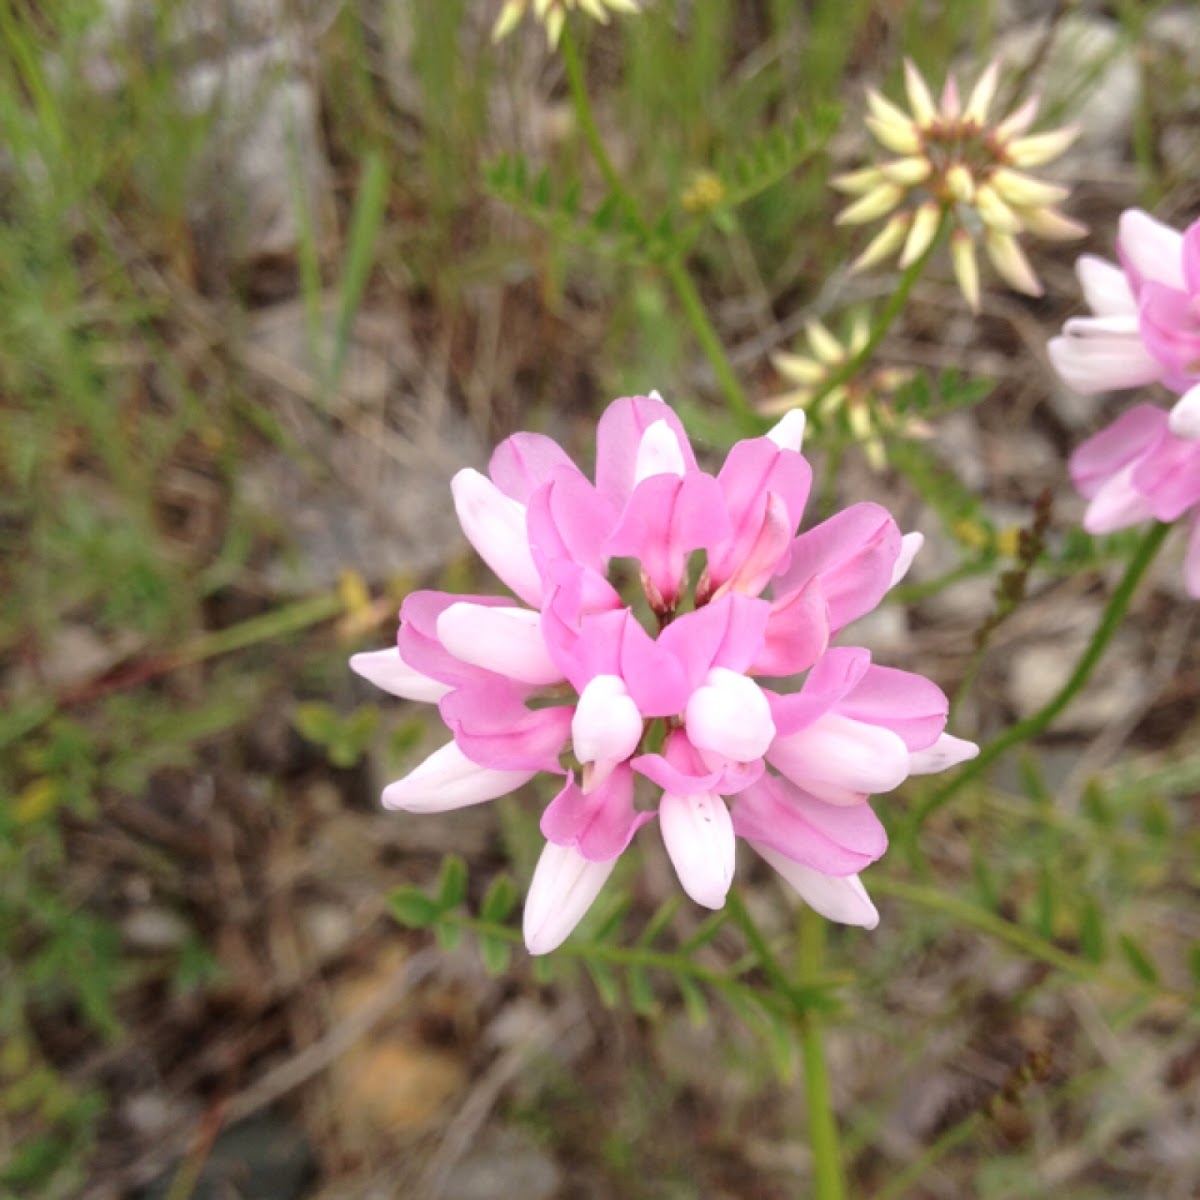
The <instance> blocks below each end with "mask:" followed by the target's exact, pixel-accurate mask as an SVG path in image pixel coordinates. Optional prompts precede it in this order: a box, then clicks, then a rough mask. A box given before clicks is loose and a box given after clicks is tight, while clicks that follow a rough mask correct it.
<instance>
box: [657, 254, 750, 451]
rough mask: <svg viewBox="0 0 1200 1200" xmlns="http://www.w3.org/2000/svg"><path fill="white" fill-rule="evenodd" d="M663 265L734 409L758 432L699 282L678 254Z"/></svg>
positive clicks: (738, 416) (743, 420)
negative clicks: (706, 307)
mask: <svg viewBox="0 0 1200 1200" xmlns="http://www.w3.org/2000/svg"><path fill="white" fill-rule="evenodd" d="M663 269H664V270H665V271H666V273H667V278H668V279H669V280H670V281H671V286H672V287H673V288H674V289H675V295H676V296H677V297H678V299H679V303H680V305H682V307H683V312H684V315H685V316H686V317H687V319H688V323H689V324H690V325H691V327H692V332H693V333H694V334H695V335H696V340H697V341H698V342H699V343H700V348H701V349H702V350H703V351H704V354H705V356H706V357H707V358H708V362H709V366H711V367H712V369H713V374H714V375H715V376H716V377H717V383H718V385H719V386H720V388H721V391H722V392H723V393H724V394H725V400H726V402H727V403H728V405H729V410H730V412H732V413H733V415H734V416H735V417H736V418H737V420H738V422H739V423H740V424H741V425H743V426H744V427H745V428H746V429H747V431H751V430H752V429H753V431H754V432H757V428H756V427H755V421H754V415H753V413H752V412H751V410H750V401H749V400H748V399H747V398H746V393H745V392H744V391H743V390H742V385H741V384H740V383H739V382H738V377H737V374H736V372H735V371H734V369H733V364H732V363H731V362H730V361H729V355H727V354H726V353H725V347H724V346H723V345H722V344H721V339H720V337H719V336H718V335H717V331H716V330H715V329H714V328H713V324H712V322H711V321H710V320H709V319H708V314H707V313H706V312H705V311H704V305H703V304H702V303H701V301H700V293H699V292H697V291H696V285H695V284H694V283H693V282H692V277H691V276H690V275H689V274H688V271H687V268H686V267H685V266H684V265H683V263H682V262H681V261H680V260H679V259H678V258H675V257H671V258H668V259H666V261H665V262H664V263H663Z"/></svg>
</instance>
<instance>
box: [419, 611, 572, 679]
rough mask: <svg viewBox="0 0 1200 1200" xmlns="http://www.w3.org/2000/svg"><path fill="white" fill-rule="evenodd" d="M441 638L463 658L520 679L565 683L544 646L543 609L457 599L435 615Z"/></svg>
mask: <svg viewBox="0 0 1200 1200" xmlns="http://www.w3.org/2000/svg"><path fill="white" fill-rule="evenodd" d="M437 634H438V640H439V641H440V642H441V643H442V645H443V646H445V647H446V649H447V650H449V651H450V653H451V654H453V655H454V656H455V658H457V659H458V660H459V661H460V662H465V663H471V664H472V665H473V666H477V667H482V668H483V669H484V670H486V671H493V672H495V673H496V674H497V675H504V676H506V677H507V678H509V679H512V680H515V681H516V682H517V683H527V684H530V685H533V686H546V685H549V684H555V683H562V682H563V678H564V676H563V673H562V672H561V671H560V670H559V669H558V667H557V666H556V665H555V663H554V660H553V659H552V658H551V657H550V654H549V651H548V650H547V649H546V643H545V640H544V639H543V637H542V631H541V614H540V613H536V612H533V611H531V610H530V609H528V608H512V607H508V606H505V607H496V606H494V605H483V604H471V603H466V602H463V601H459V602H458V603H456V604H451V605H450V606H449V607H448V608H447V609H445V610H444V611H443V612H442V614H441V616H439V617H438V619H437Z"/></svg>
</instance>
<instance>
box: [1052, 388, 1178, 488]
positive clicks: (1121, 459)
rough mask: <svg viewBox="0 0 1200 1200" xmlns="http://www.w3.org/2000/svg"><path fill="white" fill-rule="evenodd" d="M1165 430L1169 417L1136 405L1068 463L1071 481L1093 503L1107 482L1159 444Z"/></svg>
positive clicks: (1151, 406) (1083, 446) (1160, 411)
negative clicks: (1092, 499) (1094, 497)
mask: <svg viewBox="0 0 1200 1200" xmlns="http://www.w3.org/2000/svg"><path fill="white" fill-rule="evenodd" d="M1166 428H1167V414H1166V413H1164V412H1163V411H1162V410H1161V409H1159V408H1155V407H1154V405H1152V404H1138V405H1135V406H1134V407H1133V408H1131V409H1128V410H1127V411H1126V412H1124V413H1122V414H1121V416H1119V417H1118V418H1117V419H1116V420H1115V421H1114V422H1113V423H1112V424H1111V425H1109V426H1107V427H1106V428H1105V429H1102V430H1101V431H1100V432H1099V433H1097V434H1094V435H1093V436H1092V437H1090V438H1088V439H1087V441H1085V442H1084V443H1083V444H1082V445H1081V446H1079V447H1078V448H1077V449H1076V450H1075V452H1074V453H1073V454H1072V455H1071V460H1070V463H1069V469H1070V472H1071V481H1072V482H1073V483H1074V484H1075V486H1076V487H1077V488H1078V489H1079V492H1080V493H1081V494H1082V495H1083V496H1084V497H1086V498H1088V499H1091V497H1093V496H1094V495H1096V493H1097V492H1098V491H1099V490H1100V487H1101V486H1102V485H1103V484H1104V483H1105V482H1106V481H1107V480H1109V479H1111V478H1112V476H1114V475H1115V474H1117V472H1118V471H1120V470H1121V469H1122V468H1123V467H1126V466H1128V465H1129V464H1130V463H1132V462H1134V461H1135V460H1136V459H1140V458H1141V457H1142V456H1143V455H1144V454H1145V453H1146V452H1147V451H1148V450H1150V449H1151V448H1152V447H1153V446H1154V445H1155V444H1156V443H1158V442H1159V441H1160V440H1161V439H1162V437H1163V434H1164V432H1165V430H1166Z"/></svg>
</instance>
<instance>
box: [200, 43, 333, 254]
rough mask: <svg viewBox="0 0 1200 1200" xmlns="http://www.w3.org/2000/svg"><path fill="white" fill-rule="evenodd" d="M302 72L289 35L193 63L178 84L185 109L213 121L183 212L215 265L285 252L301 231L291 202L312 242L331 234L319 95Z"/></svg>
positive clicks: (329, 190)
mask: <svg viewBox="0 0 1200 1200" xmlns="http://www.w3.org/2000/svg"><path fill="white" fill-rule="evenodd" d="M302 68H303V57H302V55H301V54H300V53H299V52H298V50H297V49H296V48H295V45H294V43H293V42H292V40H291V39H286V38H277V39H275V40H273V41H271V42H269V43H266V44H265V45H262V46H255V47H251V48H249V49H241V50H237V51H234V52H233V53H231V54H230V55H229V56H228V57H226V58H224V59H223V60H221V61H220V62H217V63H204V64H202V65H200V66H197V67H195V68H194V69H193V70H192V71H190V72H189V73H187V74H186V75H184V76H183V78H182V79H181V80H180V84H179V87H180V91H181V94H182V97H183V102H184V104H185V106H186V107H187V108H189V109H190V110H191V111H193V112H197V113H200V112H211V113H213V114H214V116H215V118H216V120H215V122H214V127H213V131H212V133H213V136H212V139H211V141H210V143H209V145H208V146H207V147H206V149H205V152H204V155H203V156H202V160H201V163H200V165H199V167H198V168H197V171H196V174H195V178H194V182H193V187H192V193H191V195H192V198H191V203H190V205H189V210H190V213H191V217H192V220H193V222H194V223H195V225H196V226H197V229H198V232H199V235H200V236H199V239H198V240H200V242H201V243H202V245H203V247H204V251H205V256H206V258H210V257H211V258H215V259H216V260H217V262H218V264H219V263H224V262H228V263H235V264H236V263H243V262H252V261H255V260H259V259H263V258H268V257H276V258H278V257H290V256H291V255H292V254H293V252H294V251H295V250H296V248H297V246H298V245H299V244H300V237H301V230H302V228H303V226H302V223H301V217H300V215H299V213H298V211H297V205H298V204H304V205H305V207H306V209H307V212H308V214H309V220H311V222H312V225H313V228H314V232H315V239H316V242H317V244H318V246H320V245H322V244H323V243H324V242H325V241H327V239H328V238H329V236H330V235H331V234H332V232H333V229H334V206H333V185H332V176H331V172H330V168H329V164H328V162H327V161H326V158H325V151H324V147H323V145H322V142H321V134H320V128H319V113H318V103H317V93H316V89H315V87H314V85H313V84H312V83H311V82H310V81H309V80H308V79H306V78H304V76H303V75H302V73H301V72H302ZM206 269H208V270H211V263H210V264H207V266H206Z"/></svg>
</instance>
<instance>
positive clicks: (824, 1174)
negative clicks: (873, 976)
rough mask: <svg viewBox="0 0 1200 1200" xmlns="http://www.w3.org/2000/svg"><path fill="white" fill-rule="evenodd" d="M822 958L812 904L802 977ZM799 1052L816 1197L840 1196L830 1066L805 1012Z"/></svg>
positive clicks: (820, 922) (804, 931)
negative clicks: (802, 1064)
mask: <svg viewBox="0 0 1200 1200" xmlns="http://www.w3.org/2000/svg"><path fill="white" fill-rule="evenodd" d="M824 958H825V920H824V918H823V917H821V916H820V915H819V914H817V913H815V912H813V910H812V909H811V908H807V907H806V908H804V909H802V910H801V913H800V969H801V971H802V972H803V975H804V978H806V979H807V978H809V977H810V976H812V975H815V974H816V973H818V972H819V971H820V970H821V969H822V966H823V964H824ZM800 1052H801V1056H802V1058H803V1060H804V1096H805V1099H806V1100H807V1102H808V1138H809V1144H810V1145H811V1147H812V1153H813V1175H814V1180H813V1182H814V1184H815V1190H814V1192H813V1195H814V1197H815V1200H843V1197H844V1196H845V1194H846V1187H845V1180H844V1179H843V1176H842V1153H841V1148H840V1145H839V1139H838V1127H837V1117H836V1116H835V1115H834V1112H833V1099H832V1096H831V1093H830V1088H829V1068H828V1066H827V1065H826V1062H825V1046H824V1043H823V1041H822V1038H821V1024H820V1021H819V1020H818V1019H817V1016H816V1014H815V1013H812V1012H810V1013H808V1014H807V1015H806V1016H805V1017H804V1021H803V1024H802V1025H801V1027H800Z"/></svg>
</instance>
